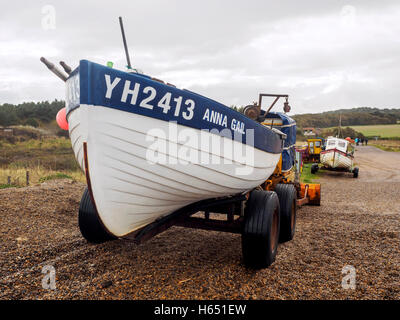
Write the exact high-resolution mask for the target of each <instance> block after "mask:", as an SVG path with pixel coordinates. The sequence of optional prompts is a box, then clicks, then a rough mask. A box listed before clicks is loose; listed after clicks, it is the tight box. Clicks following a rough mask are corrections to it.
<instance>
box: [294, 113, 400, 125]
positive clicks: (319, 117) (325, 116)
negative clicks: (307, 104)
mask: <svg viewBox="0 0 400 320" xmlns="http://www.w3.org/2000/svg"><path fill="white" fill-rule="evenodd" d="M340 114H341V119H342V127H348V126H358V125H377V124H396V123H397V121H398V120H400V109H377V108H353V109H341V110H335V111H328V112H323V113H308V114H299V115H294V116H293V118H294V119H295V120H296V122H297V126H298V127H300V128H306V127H315V128H330V127H336V126H338V125H339V117H340Z"/></svg>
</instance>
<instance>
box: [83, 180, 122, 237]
mask: <svg viewBox="0 0 400 320" xmlns="http://www.w3.org/2000/svg"><path fill="white" fill-rule="evenodd" d="M78 220H79V229H80V230H81V234H82V236H83V237H84V238H85V239H86V240H87V241H88V242H92V243H102V242H106V241H110V240H114V239H117V237H115V236H113V235H112V234H110V233H108V232H107V231H106V230H105V229H104V227H103V224H102V223H101V221H100V220H99V217H98V215H97V212H96V209H95V207H94V205H93V202H92V199H91V198H90V194H89V190H88V188H87V187H86V188H85V191H84V192H83V195H82V199H81V202H80V204H79V218H78Z"/></svg>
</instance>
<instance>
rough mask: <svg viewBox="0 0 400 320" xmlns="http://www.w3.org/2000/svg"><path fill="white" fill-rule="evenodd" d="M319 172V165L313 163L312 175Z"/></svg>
mask: <svg viewBox="0 0 400 320" xmlns="http://www.w3.org/2000/svg"><path fill="white" fill-rule="evenodd" d="M317 172H318V165H317V164H315V163H313V164H312V165H311V173H312V174H316V173H317Z"/></svg>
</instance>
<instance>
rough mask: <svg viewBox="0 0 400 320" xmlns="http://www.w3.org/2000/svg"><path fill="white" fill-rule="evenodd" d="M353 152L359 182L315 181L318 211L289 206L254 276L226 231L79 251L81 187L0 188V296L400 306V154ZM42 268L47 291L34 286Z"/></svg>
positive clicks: (347, 177)
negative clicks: (289, 218) (51, 273)
mask: <svg viewBox="0 0 400 320" xmlns="http://www.w3.org/2000/svg"><path fill="white" fill-rule="evenodd" d="M355 157H356V163H357V165H358V166H359V168H360V174H359V178H358V179H354V178H352V175H351V174H346V173H331V172H327V173H323V174H321V178H320V182H321V184H322V204H321V206H320V207H311V206H307V207H304V208H302V209H300V210H299V211H298V220H297V226H296V235H295V238H294V240H293V241H290V242H288V243H285V244H282V245H280V246H279V252H278V256H277V259H276V262H275V263H274V264H273V265H272V266H271V267H270V268H268V269H264V270H260V271H254V270H249V269H247V268H245V267H244V266H243V264H242V262H241V245H240V235H234V234H229V233H220V232H213V231H212V232H210V231H202V230H193V229H184V228H178V227H173V228H171V229H170V230H168V231H166V232H164V233H162V234H160V235H158V236H157V237H155V238H153V239H151V240H150V241H148V242H147V243H145V244H143V245H140V246H136V245H135V244H133V243H130V242H127V241H123V240H116V241H112V242H109V243H105V244H101V245H92V244H88V243H87V242H86V241H85V240H84V239H83V238H82V237H81V235H80V232H79V228H78V224H77V211H78V207H79V201H80V197H81V194H82V192H83V189H84V185H83V184H80V183H74V182H71V181H69V180H59V181H52V182H49V183H44V184H42V185H39V186H31V187H27V188H20V189H5V190H0V242H1V247H0V250H1V251H0V299H400V255H399V244H400V241H399V240H400V237H399V231H400V209H399V208H400V206H399V204H400V200H399V199H400V175H399V170H398V167H399V164H400V153H390V152H385V151H382V150H379V149H376V148H374V147H370V146H360V147H358V148H357V151H356V154H355ZM46 265H47V266H53V267H54V270H55V272H56V278H55V279H56V282H55V284H56V288H55V289H54V290H51V289H43V288H42V280H43V277H44V274H42V273H41V271H42V268H43V266H46ZM345 266H350V267H348V268H352V267H354V271H355V275H356V277H355V289H354V290H353V289H344V288H343V287H342V278H343V277H344V274H342V269H343V267H345Z"/></svg>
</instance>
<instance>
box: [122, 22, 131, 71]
mask: <svg viewBox="0 0 400 320" xmlns="http://www.w3.org/2000/svg"><path fill="white" fill-rule="evenodd" d="M119 25H120V26H121V33H122V40H123V42H124V48H125V55H126V62H127V63H128V68H129V69H132V66H131V60H130V59H129V52H128V45H127V44H126V38H125V30H124V23H123V22H122V17H119Z"/></svg>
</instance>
